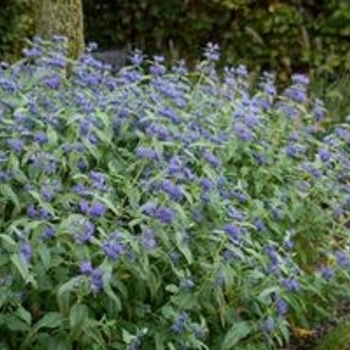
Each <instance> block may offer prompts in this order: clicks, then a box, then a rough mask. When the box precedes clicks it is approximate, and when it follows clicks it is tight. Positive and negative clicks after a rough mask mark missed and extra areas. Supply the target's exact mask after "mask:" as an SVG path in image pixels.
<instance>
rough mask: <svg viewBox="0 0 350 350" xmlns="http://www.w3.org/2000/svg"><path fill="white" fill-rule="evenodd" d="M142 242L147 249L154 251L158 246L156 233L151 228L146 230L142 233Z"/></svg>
mask: <svg viewBox="0 0 350 350" xmlns="http://www.w3.org/2000/svg"><path fill="white" fill-rule="evenodd" d="M141 242H142V245H143V247H144V248H145V249H147V250H153V249H154V248H155V247H156V246H157V241H156V237H155V232H154V231H153V230H152V229H150V228H147V229H146V230H144V232H143V233H142V237H141Z"/></svg>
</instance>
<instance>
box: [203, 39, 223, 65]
mask: <svg viewBox="0 0 350 350" xmlns="http://www.w3.org/2000/svg"><path fill="white" fill-rule="evenodd" d="M204 57H205V58H206V59H207V60H208V61H212V62H217V61H219V59H220V49H219V45H217V44H213V43H208V44H207V46H206V47H205V50H204Z"/></svg>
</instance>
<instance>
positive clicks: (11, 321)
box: [5, 314, 29, 332]
mask: <svg viewBox="0 0 350 350" xmlns="http://www.w3.org/2000/svg"><path fill="white" fill-rule="evenodd" d="M5 320H6V323H5V324H6V328H7V329H9V330H11V331H14V332H26V331H28V329H29V325H28V324H27V323H26V322H24V321H23V320H22V319H20V318H18V317H16V315H14V314H7V315H6V316H5Z"/></svg>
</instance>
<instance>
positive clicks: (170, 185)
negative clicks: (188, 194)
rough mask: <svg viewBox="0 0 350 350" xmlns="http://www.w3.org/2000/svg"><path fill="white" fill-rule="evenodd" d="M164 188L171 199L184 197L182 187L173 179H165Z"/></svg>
mask: <svg viewBox="0 0 350 350" xmlns="http://www.w3.org/2000/svg"><path fill="white" fill-rule="evenodd" d="M162 190H163V191H164V192H166V193H167V194H168V195H169V197H170V198H171V199H174V200H181V199H182V198H183V192H182V189H181V187H179V186H178V185H176V184H175V183H174V182H172V181H171V180H168V179H165V180H163V182H162Z"/></svg>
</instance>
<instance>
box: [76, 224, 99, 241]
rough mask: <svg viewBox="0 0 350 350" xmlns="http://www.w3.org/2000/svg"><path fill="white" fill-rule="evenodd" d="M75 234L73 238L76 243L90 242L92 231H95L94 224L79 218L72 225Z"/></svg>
mask: <svg viewBox="0 0 350 350" xmlns="http://www.w3.org/2000/svg"><path fill="white" fill-rule="evenodd" d="M74 229H75V234H74V238H75V240H76V242H77V243H78V244H84V243H86V242H90V240H91V239H92V237H93V235H94V233H95V225H94V224H93V223H92V222H91V221H89V220H86V219H83V220H79V221H78V222H76V223H75V225H74Z"/></svg>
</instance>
